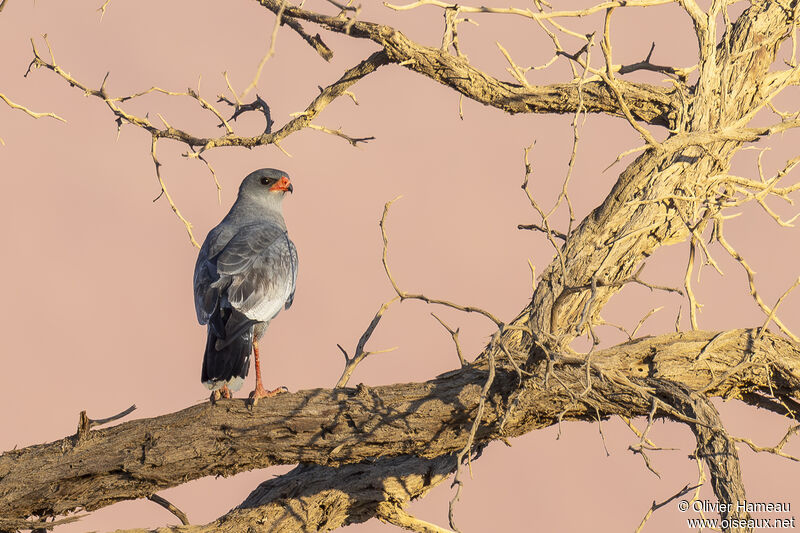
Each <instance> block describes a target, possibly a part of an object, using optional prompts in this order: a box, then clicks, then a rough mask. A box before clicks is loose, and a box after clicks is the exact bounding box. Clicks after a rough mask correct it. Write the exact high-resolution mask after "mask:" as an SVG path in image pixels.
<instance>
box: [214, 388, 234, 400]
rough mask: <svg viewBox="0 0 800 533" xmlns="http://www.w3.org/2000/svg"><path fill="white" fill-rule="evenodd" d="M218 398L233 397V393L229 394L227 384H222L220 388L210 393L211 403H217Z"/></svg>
mask: <svg viewBox="0 0 800 533" xmlns="http://www.w3.org/2000/svg"><path fill="white" fill-rule="evenodd" d="M220 398H225V399H228V398H233V394H231V390H230V389H229V388H228V386H227V385H223V386H222V388H221V389H217V390H215V391H214V392H212V393H211V403H217V400H219V399H220Z"/></svg>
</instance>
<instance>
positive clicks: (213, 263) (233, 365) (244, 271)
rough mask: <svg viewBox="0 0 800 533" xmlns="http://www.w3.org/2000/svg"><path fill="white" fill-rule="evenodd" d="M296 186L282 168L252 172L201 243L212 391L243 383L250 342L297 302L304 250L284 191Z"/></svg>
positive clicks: (207, 379) (205, 377)
mask: <svg viewBox="0 0 800 533" xmlns="http://www.w3.org/2000/svg"><path fill="white" fill-rule="evenodd" d="M292 190H293V187H292V185H291V183H290V182H289V179H288V176H287V175H286V173H285V172H282V171H280V170H276V169H260V170H257V171H255V172H253V173H251V174H249V175H248V176H247V177H246V178H245V179H244V181H243V182H242V185H241V186H240V187H239V195H238V198H237V200H236V202H235V203H234V205H233V207H231V210H230V212H229V213H228V214H227V216H226V217H225V218H224V219H223V220H222V222H220V223H219V225H217V226H216V227H215V228H214V229H212V230H211V231H210V232H209V234H208V236H207V237H206V240H205V241H204V242H203V246H202V247H201V249H200V253H199V254H198V257H197V263H196V265H195V271H194V297H195V310H196V311H197V319H198V321H199V322H200V324H204V325H205V324H208V340H207V342H206V351H205V356H204V359H203V369H202V376H201V379H202V381H203V383H204V384H205V385H206V386H207V387H208V388H209V389H211V390H217V389H220V388H221V387H223V386H227V387H228V388H229V389H231V390H233V391H236V390H238V389H239V388H241V386H242V383H243V382H244V378H245V377H246V376H247V373H248V369H249V366H250V348H251V345H252V344H253V342H254V341H258V339H259V338H260V337H261V335H263V333H264V331H266V328H267V326H268V325H269V322H270V320H272V319H273V318H274V317H275V316H276V315H277V314H278V313H279V312H280V311H281V309H284V308H285V309H288V308H289V307H290V306H291V305H292V301H293V299H294V291H295V283H296V280H297V251H296V249H295V246H294V243H292V241H291V240H290V239H289V234H288V232H287V230H286V224H285V222H284V219H283V211H282V200H283V196H284V194H285V192H286V191H290V192H291V191H292ZM257 378H258V379H257V383H258V386H259V387H260V376H257Z"/></svg>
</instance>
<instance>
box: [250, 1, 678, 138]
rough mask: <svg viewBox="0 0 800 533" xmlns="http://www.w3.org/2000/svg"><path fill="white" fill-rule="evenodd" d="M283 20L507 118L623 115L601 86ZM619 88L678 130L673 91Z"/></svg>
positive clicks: (335, 23) (374, 28)
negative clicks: (370, 46)
mask: <svg viewBox="0 0 800 533" xmlns="http://www.w3.org/2000/svg"><path fill="white" fill-rule="evenodd" d="M259 3H260V4H261V5H262V6H264V7H266V8H267V9H269V10H270V11H272V12H273V13H278V11H279V10H280V9H281V1H280V0H259ZM283 16H284V17H285V18H287V19H289V20H291V19H298V20H305V21H308V22H313V23H315V24H319V25H320V26H322V27H323V28H325V29H327V30H330V31H332V32H336V33H344V34H347V35H349V36H351V37H356V38H360V39H369V40H371V41H373V42H375V43H377V44H379V45H380V46H381V47H383V50H384V51H385V53H386V54H387V56H388V57H389V60H390V61H391V62H393V63H398V64H400V65H402V66H404V67H405V68H407V69H409V70H412V71H414V72H417V73H419V74H422V75H424V76H426V77H428V78H431V79H432V80H434V81H437V82H439V83H441V84H443V85H445V86H447V87H450V88H452V89H455V90H456V91H458V92H459V93H461V94H463V95H464V96H466V97H467V98H471V99H473V100H475V101H477V102H480V103H482V104H485V105H488V106H492V107H496V108H498V109H501V110H503V111H506V112H508V113H512V114H514V113H575V112H576V111H577V110H578V108H579V106H581V104H582V107H583V109H584V110H585V112H587V113H610V114H613V115H618V116H622V115H623V113H622V109H621V108H620V106H619V102H618V101H617V99H616V98H615V97H614V94H613V93H612V92H611V91H610V90H609V89H608V87H607V86H606V85H605V83H604V82H602V81H600V80H594V81H587V82H583V83H580V82H579V81H578V80H576V81H572V82H570V83H563V84H554V85H547V86H522V85H518V84H514V83H508V82H504V81H501V80H498V79H497V78H495V77H493V76H490V75H489V74H487V73H485V72H483V71H481V70H479V69H477V68H475V67H474V66H473V65H471V64H470V63H469V61H468V60H467V59H466V58H465V57H463V56H457V55H452V54H450V53H448V52H447V51H446V50H442V49H441V48H432V47H428V46H423V45H421V44H418V43H416V42H414V41H412V40H411V39H409V38H408V37H406V36H405V35H404V34H403V33H402V32H400V31H398V30H396V29H395V28H392V27H391V26H386V25H383V24H376V23H374V22H367V21H361V20H356V19H353V18H347V17H343V16H335V17H333V16H328V15H323V14H320V13H316V12H313V11H309V10H306V9H303V8H299V7H295V6H286V7H285V9H284V11H283ZM618 83H619V89H620V91H621V92H622V95H623V97H624V99H625V102H626V103H627V104H628V106H629V107H630V110H631V113H632V114H633V116H634V117H635V118H636V119H637V120H642V121H644V122H648V123H651V124H656V125H660V126H667V127H670V128H671V127H674V125H675V124H677V122H678V116H677V115H678V110H679V109H680V105H679V101H678V99H677V96H676V94H675V91H674V89H671V88H670V89H666V88H663V87H658V86H654V85H648V84H645V83H629V82H624V81H622V80H619V82H618ZM579 87H580V89H579ZM579 91H580V92H581V93H582V94H581V96H579ZM581 100H582V101H581Z"/></svg>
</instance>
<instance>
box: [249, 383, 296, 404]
mask: <svg viewBox="0 0 800 533" xmlns="http://www.w3.org/2000/svg"><path fill="white" fill-rule="evenodd" d="M284 392H289V389H287V388H286V387H283V386H281V387H278V388H277V389H273V390H266V389H265V388H264V387H259V386H256V388H255V390H254V391H253V392H251V393H250V405H258V400H259V399H261V398H271V397H273V396H277V395H278V394H281V393H284Z"/></svg>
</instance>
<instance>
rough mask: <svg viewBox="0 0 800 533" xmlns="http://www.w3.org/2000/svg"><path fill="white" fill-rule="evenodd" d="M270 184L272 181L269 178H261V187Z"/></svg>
mask: <svg viewBox="0 0 800 533" xmlns="http://www.w3.org/2000/svg"><path fill="white" fill-rule="evenodd" d="M270 183H272V180H271V179H269V178H261V185H269V184H270Z"/></svg>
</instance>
